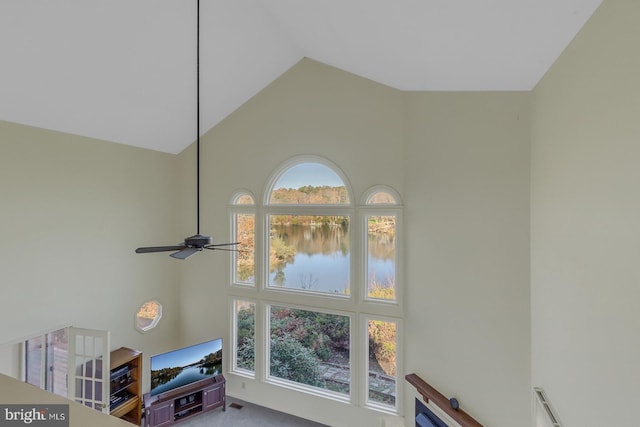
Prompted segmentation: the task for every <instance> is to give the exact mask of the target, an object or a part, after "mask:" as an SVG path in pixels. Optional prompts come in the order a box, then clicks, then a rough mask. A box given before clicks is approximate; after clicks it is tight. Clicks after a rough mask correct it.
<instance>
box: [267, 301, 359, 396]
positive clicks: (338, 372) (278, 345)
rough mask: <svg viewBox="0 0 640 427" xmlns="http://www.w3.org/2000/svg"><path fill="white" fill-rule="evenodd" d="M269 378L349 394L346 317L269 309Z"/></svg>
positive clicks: (347, 324) (347, 327)
mask: <svg viewBox="0 0 640 427" xmlns="http://www.w3.org/2000/svg"><path fill="white" fill-rule="evenodd" d="M269 322H270V323H269V324H270V331H271V348H270V353H269V354H270V360H269V367H270V368H269V369H270V371H269V372H270V375H271V376H272V377H276V378H280V379H284V380H289V381H293V382H296V383H300V384H305V385H309V386H313V387H318V388H322V389H325V390H329V391H333V392H337V393H341V394H347V395H348V394H349V383H350V368H349V339H350V335H349V333H350V331H349V329H350V322H349V317H348V316H341V315H337V314H329V313H321V312H317V311H309V310H299V309H293V308H287V307H276V306H272V307H270V315H269Z"/></svg>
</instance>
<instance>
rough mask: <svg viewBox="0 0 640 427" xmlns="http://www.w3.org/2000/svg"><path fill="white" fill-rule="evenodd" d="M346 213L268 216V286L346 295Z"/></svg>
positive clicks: (347, 242)
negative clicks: (342, 214)
mask: <svg viewBox="0 0 640 427" xmlns="http://www.w3.org/2000/svg"><path fill="white" fill-rule="evenodd" d="M349 222H350V221H349V217H348V216H340V215H320V216H305V215H270V216H269V282H268V283H269V286H270V287H273V288H286V289H295V290H304V291H311V292H318V293H329V294H335V295H349V278H350V234H349V229H350V227H349Z"/></svg>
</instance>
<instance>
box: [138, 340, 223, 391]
mask: <svg viewBox="0 0 640 427" xmlns="http://www.w3.org/2000/svg"><path fill="white" fill-rule="evenodd" d="M221 373H222V338H218V339H215V340H211V341H207V342H203V343H200V344H196V345H192V346H190V347H185V348H181V349H178V350H174V351H170V352H168V353H163V354H158V355H156V356H151V395H156V394H160V393H164V392H166V391H169V390H173V389H174V388H178V387H182V386H184V385H187V384H191V383H194V382H196V381H200V380H202V379H205V378H209V377H213V376H216V375H219V374H221Z"/></svg>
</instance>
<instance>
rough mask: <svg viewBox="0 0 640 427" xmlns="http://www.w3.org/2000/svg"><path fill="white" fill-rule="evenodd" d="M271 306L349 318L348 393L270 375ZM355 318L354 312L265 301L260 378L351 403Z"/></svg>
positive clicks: (352, 399)
mask: <svg viewBox="0 0 640 427" xmlns="http://www.w3.org/2000/svg"><path fill="white" fill-rule="evenodd" d="M273 306H279V307H284V308H291V309H294V310H305V311H313V312H316V313H325V314H335V315H337V316H344V317H347V318H349V393H348V394H344V393H338V392H335V391H331V390H327V389H323V388H320V387H314V386H310V385H307V384H302V383H298V382H295V381H291V380H287V379H284V378H279V377H274V376H271V307H273ZM356 319H357V316H356V313H349V312H346V311H339V310H331V309H327V308H318V307H310V306H304V305H298V304H292V303H289V302H283V301H269V302H265V303H264V317H263V325H264V327H263V331H264V332H263V333H264V337H265V338H266V340H265V343H266V345H265V348H264V349H263V351H264V355H265V357H264V363H263V366H262V371H263V377H262V379H263V381H264V383H266V384H274V385H277V386H280V387H284V388H287V389H290V390H295V391H300V392H303V393H307V394H311V395H314V396H322V397H326V398H329V399H332V400H335V401H338V402H343V403H353V402H354V401H355V400H354V396H355V394H356V393H357V391H356V390H355V388H357V384H355V381H354V370H353V369H352V368H351V367H352V366H354V353H355V352H354V351H353V349H354V348H356V349H357V346H355V345H353V344H355V340H354V339H353V338H354V334H353V331H354V326H355V327H357V324H356V323H355V321H356Z"/></svg>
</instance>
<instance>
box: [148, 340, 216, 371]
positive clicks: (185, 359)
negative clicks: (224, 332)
mask: <svg viewBox="0 0 640 427" xmlns="http://www.w3.org/2000/svg"><path fill="white" fill-rule="evenodd" d="M221 348H222V339H221V338H219V339H215V340H212V341H207V342H203V343H200V344H196V345H193V346H191V347H185V348H181V349H178V350H174V351H171V352H168V353H164V354H158V355H156V356H152V357H151V369H152V370H154V371H155V370H158V369H162V368H174V367H176V366H186V365H190V364H192V363H194V362H197V361H199V360H201V359H202V358H203V357H204V356H206V355H208V354H210V353H215V352H216V351H218V350H220V349H221Z"/></svg>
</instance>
